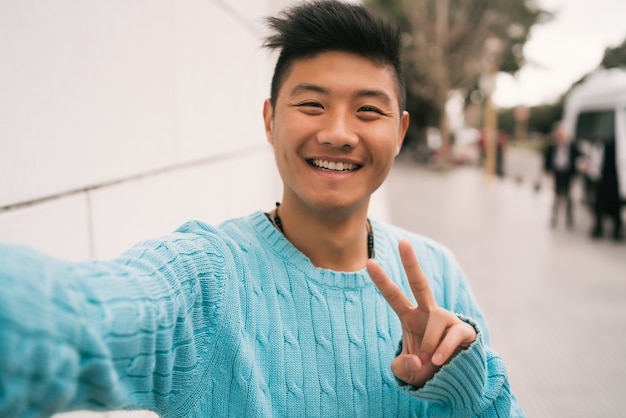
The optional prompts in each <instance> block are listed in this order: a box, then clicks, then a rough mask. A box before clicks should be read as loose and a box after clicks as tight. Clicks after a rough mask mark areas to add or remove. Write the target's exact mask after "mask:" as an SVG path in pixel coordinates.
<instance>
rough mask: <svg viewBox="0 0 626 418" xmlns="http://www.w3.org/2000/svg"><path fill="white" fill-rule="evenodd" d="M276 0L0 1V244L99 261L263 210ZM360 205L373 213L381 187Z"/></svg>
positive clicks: (273, 196)
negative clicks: (267, 44) (178, 231)
mask: <svg viewBox="0 0 626 418" xmlns="http://www.w3.org/2000/svg"><path fill="white" fill-rule="evenodd" d="M289 3H291V1H290V0H265V1H263V0H228V1H226V0H223V1H221V0H181V1H176V2H174V1H165V0H150V1H148V0H106V1H105V0H90V1H82V0H57V1H48V0H21V1H3V2H1V3H0V57H2V58H1V61H0V63H1V64H2V65H0V240H3V241H6V240H9V241H15V242H21V243H26V244H28V245H31V246H34V247H36V248H38V249H40V250H43V251H45V252H47V253H50V254H53V255H57V256H60V257H63V258H67V259H72V260H82V259H87V258H93V257H98V258H102V257H112V256H115V255H117V254H119V253H120V252H121V251H122V250H123V249H125V248H127V247H129V246H130V245H132V244H134V243H135V242H137V241H139V240H142V239H145V238H148V237H153V236H159V235H163V234H166V233H168V232H170V231H172V230H173V229H174V228H176V227H177V226H179V225H181V224H182V223H184V222H185V221H186V220H189V219H194V218H195V219H202V220H204V221H208V222H218V221H220V220H223V219H225V218H229V217H234V216H239V215H246V214H248V213H250V212H252V211H255V210H259V209H261V210H269V209H271V208H272V205H273V203H274V202H275V201H276V200H279V199H280V196H281V185H280V181H279V178H278V175H277V172H276V170H275V167H274V162H273V156H272V153H271V148H270V147H269V145H268V144H267V143H266V141H265V135H264V131H263V124H262V117H261V111H262V103H263V100H264V99H265V97H266V96H267V95H268V93H269V81H270V76H271V67H272V62H273V57H272V56H271V55H270V54H269V53H268V52H267V51H264V50H262V49H261V48H260V43H261V39H262V33H263V28H262V26H261V25H262V23H263V21H262V17H263V16H267V15H272V14H275V12H276V11H278V10H280V9H282V8H283V7H284V6H285V5H287V4H289ZM372 212H373V216H376V217H378V218H386V217H387V214H388V210H387V208H386V199H385V198H384V191H381V192H378V193H377V197H376V198H375V199H374V204H373V207H372ZM70 415H72V416H74V417H81V418H82V417H91V416H98V417H103V416H107V417H122V416H133V417H144V416H151V414H147V413H141V412H139V413H126V414H122V413H110V414H88V413H82V412H79V413H74V414H70Z"/></svg>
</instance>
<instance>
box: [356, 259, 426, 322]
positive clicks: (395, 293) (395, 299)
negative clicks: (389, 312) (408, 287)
mask: <svg viewBox="0 0 626 418" xmlns="http://www.w3.org/2000/svg"><path fill="white" fill-rule="evenodd" d="M367 271H368V273H369V275H370V278H371V279H372V281H373V282H374V284H375V285H376V287H377V288H378V290H379V291H380V293H381V295H383V297H384V298H385V300H386V301H387V303H388V304H389V306H391V309H393V310H394V312H395V313H396V315H398V317H403V316H404V315H405V314H406V313H407V312H409V311H410V310H411V309H413V308H414V305H413V302H411V301H410V300H409V298H407V297H406V295H405V294H404V293H403V292H402V290H401V289H400V288H399V287H398V286H396V284H395V283H394V282H393V281H391V280H390V279H389V277H387V275H386V274H385V272H384V271H383V269H382V268H381V267H380V266H379V265H378V263H377V262H376V261H374V260H373V259H369V260H367Z"/></svg>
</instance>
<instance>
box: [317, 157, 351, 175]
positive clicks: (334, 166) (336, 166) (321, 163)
mask: <svg viewBox="0 0 626 418" xmlns="http://www.w3.org/2000/svg"><path fill="white" fill-rule="evenodd" d="M309 164H311V165H312V166H314V167H317V168H321V169H322V170H328V171H342V172H351V171H356V170H358V169H359V168H361V166H360V165H358V164H354V163H348V162H335V161H327V160H322V159H320V158H314V159H312V160H309Z"/></svg>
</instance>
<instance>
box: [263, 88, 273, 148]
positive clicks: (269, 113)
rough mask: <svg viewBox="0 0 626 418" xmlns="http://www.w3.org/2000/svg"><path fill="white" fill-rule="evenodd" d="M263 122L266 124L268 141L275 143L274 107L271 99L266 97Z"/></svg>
mask: <svg viewBox="0 0 626 418" xmlns="http://www.w3.org/2000/svg"><path fill="white" fill-rule="evenodd" d="M263 122H264V124H265V136H266V138H267V142H269V143H270V144H273V143H274V137H273V131H274V108H273V107H272V103H271V102H270V99H265V102H263Z"/></svg>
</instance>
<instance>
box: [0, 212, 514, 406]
mask: <svg viewBox="0 0 626 418" xmlns="http://www.w3.org/2000/svg"><path fill="white" fill-rule="evenodd" d="M372 227H373V231H374V236H375V246H376V247H375V248H376V259H377V261H378V262H379V263H380V265H381V266H382V267H383V268H384V269H385V271H386V272H387V274H388V275H390V277H392V278H393V280H395V281H396V282H397V283H398V284H399V285H400V286H401V287H402V288H403V289H404V290H405V291H406V293H407V294H410V290H409V287H408V284H407V281H406V276H405V273H404V271H403V269H402V265H401V262H400V259H399V255H398V254H397V242H398V240H399V239H401V238H409V239H411V240H412V242H413V245H414V248H415V250H416V252H417V254H418V257H419V260H420V264H421V266H422V268H423V270H424V272H425V273H426V275H427V276H428V277H429V279H430V280H431V286H432V290H433V293H434V295H435V298H436V300H437V303H438V304H439V305H440V306H442V307H445V308H446V309H449V310H451V311H453V312H455V313H457V314H458V315H459V316H461V317H462V318H465V319H466V320H467V321H468V322H470V323H471V324H472V325H474V326H475V328H476V329H477V330H478V338H477V340H476V342H475V343H473V344H472V345H471V347H470V348H469V349H467V350H465V351H463V352H462V353H460V354H459V355H457V356H456V357H455V358H454V359H453V360H452V361H451V362H450V363H449V364H447V365H446V366H444V367H443V368H442V369H441V370H440V371H439V372H438V373H437V374H436V375H435V377H434V378H433V379H431V380H430V381H429V382H428V383H427V384H426V385H425V386H424V387H423V388H421V389H419V390H416V389H415V388H413V387H411V386H407V385H403V384H402V382H400V381H398V380H396V379H395V378H394V376H393V374H392V373H391V370H390V363H391V361H392V359H393V358H394V356H395V355H396V353H397V350H398V345H399V342H400V339H401V329H400V326H399V322H398V319H397V317H396V316H395V314H394V313H393V311H392V310H391V309H390V308H389V307H388V305H387V303H386V302H385V300H384V299H383V298H382V297H381V295H380V294H379V293H378V290H377V289H376V287H375V286H374V285H373V283H372V282H371V281H370V279H369V276H368V274H367V271H366V270H362V271H358V272H350V273H345V272H336V271H331V270H324V269H319V268H316V267H314V266H313V265H312V264H311V263H310V261H309V260H308V259H307V258H306V257H305V256H304V255H303V254H302V253H300V252H299V251H298V250H297V249H296V248H295V247H293V246H292V245H291V244H290V243H289V242H288V241H287V240H286V239H285V238H284V237H283V235H282V234H280V233H279V232H278V231H277V230H276V229H275V228H274V227H273V226H272V224H271V223H270V222H269V221H268V220H267V218H266V216H265V215H264V214H263V213H261V212H257V213H254V214H252V215H250V216H248V217H245V218H241V219H234V220H230V221H227V222H225V223H223V224H222V225H220V226H218V227H212V226H209V225H206V224H203V223H201V222H189V223H187V224H185V225H183V226H182V227H181V228H180V229H179V230H177V231H176V232H175V233H173V234H171V235H169V236H166V237H164V238H162V239H159V240H152V241H146V242H143V243H140V244H138V245H136V246H134V247H133V248H131V249H130V250H129V251H127V252H126V253H124V254H123V255H121V256H120V257H119V258H116V259H113V260H109V261H88V262H81V263H70V262H66V261H61V260H57V259H53V258H50V257H47V256H44V255H42V254H40V253H37V252H35V251H32V250H29V249H26V248H24V247H16V246H0V289H1V290H0V416H1V417H46V416H49V415H50V414H52V413H55V412H60V411H67V410H76V409H89V410H111V409H147V410H152V411H155V412H157V413H158V414H159V415H160V416H163V417H304V416H307V417H334V416H339V417H382V416H398V417H418V416H419V417H427V416H433V417H435V416H436V417H448V416H450V417H461V416H467V417H469V416H475V415H479V416H485V417H506V416H509V415H510V414H512V415H514V416H515V415H523V414H522V412H521V410H520V409H519V406H518V405H517V403H516V401H515V398H514V397H513V396H512V394H511V392H510V389H509V384H508V380H507V376H506V371H505V367H504V364H503V362H502V360H501V358H500V357H498V356H497V355H496V354H495V353H494V352H493V351H492V350H491V349H490V348H489V346H488V333H487V327H486V324H485V322H484V319H483V316H482V314H481V312H480V311H479V308H478V307H477V305H476V302H475V301H474V299H473V296H472V294H471V291H470V289H469V287H468V284H467V282H466V280H465V278H464V276H463V273H462V272H461V270H460V269H459V267H458V266H457V264H456V262H455V261H454V259H453V257H452V255H451V254H450V253H449V252H448V251H447V250H445V249H444V248H442V247H441V246H439V245H437V244H435V243H434V242H432V241H429V240H427V239H424V238H421V237H418V236H416V235H413V234H410V233H408V232H406V231H403V230H401V229H398V228H395V227H392V226H389V225H385V224H382V223H378V222H372Z"/></svg>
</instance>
